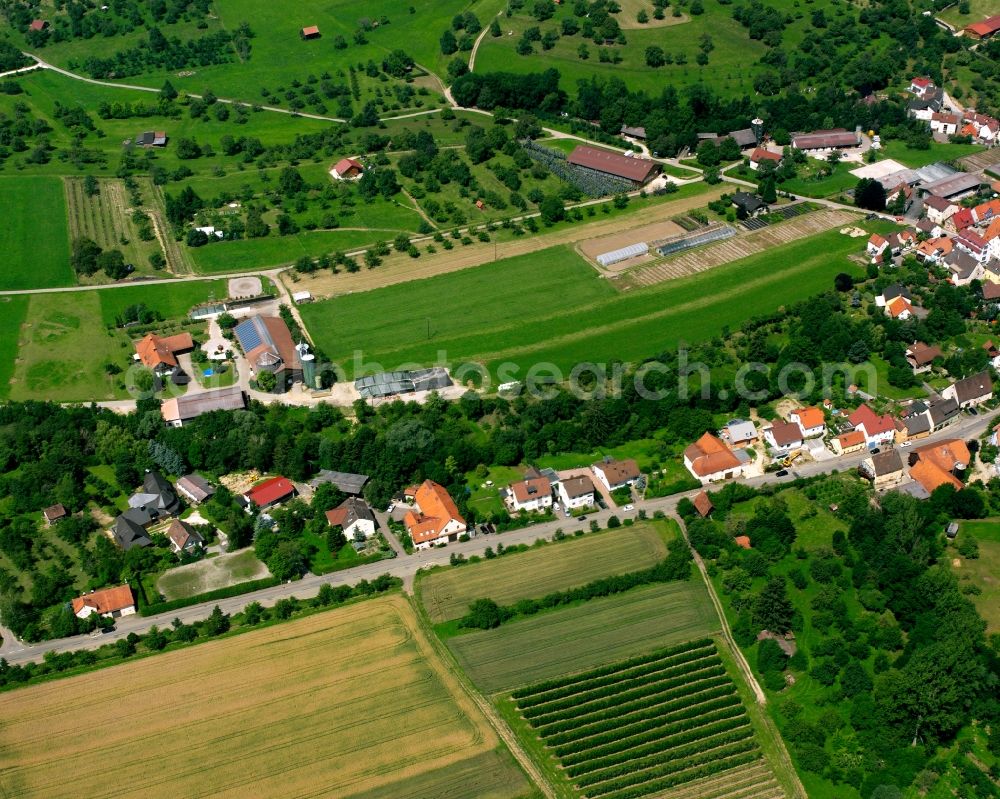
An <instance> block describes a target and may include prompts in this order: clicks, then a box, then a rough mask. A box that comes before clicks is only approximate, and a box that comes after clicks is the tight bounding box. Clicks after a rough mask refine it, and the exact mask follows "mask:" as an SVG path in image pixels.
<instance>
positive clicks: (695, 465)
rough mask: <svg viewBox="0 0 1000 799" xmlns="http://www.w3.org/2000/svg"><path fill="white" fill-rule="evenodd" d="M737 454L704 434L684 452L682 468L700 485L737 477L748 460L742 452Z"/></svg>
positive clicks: (722, 443)
mask: <svg viewBox="0 0 1000 799" xmlns="http://www.w3.org/2000/svg"><path fill="white" fill-rule="evenodd" d="M738 452H739V455H738V454H737V453H736V452H733V450H731V449H730V448H729V447H727V446H726V445H725V443H724V442H723V441H722V440H721V439H719V438H716V437H715V436H713V435H712V434H711V433H705V434H704V435H702V437H701V438H699V439H698V440H697V441H696V442H694V443H693V444H691V445H690V446H688V447H687V449H685V450H684V466H685V468H686V469H687V470H688V471H689V472H691V474H692V475H694V477H695V479H697V480H699V481H700V482H701V484H702V485H705V484H707V483H711V482H714V481H716V480H726V479H728V478H730V477H739V476H740V475H742V474H743V472H744V469H745V466H746V464H747V463H748V462H749V460H750V459H749V456H748V455H747V454H746V453H745V452H743V451H742V450H739V451H738ZM740 456H742V457H740Z"/></svg>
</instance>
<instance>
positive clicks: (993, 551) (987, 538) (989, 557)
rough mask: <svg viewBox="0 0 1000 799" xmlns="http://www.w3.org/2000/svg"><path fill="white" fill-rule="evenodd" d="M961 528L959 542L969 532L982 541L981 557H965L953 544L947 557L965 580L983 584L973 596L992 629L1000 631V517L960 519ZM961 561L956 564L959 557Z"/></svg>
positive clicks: (979, 584) (953, 569)
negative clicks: (971, 519)
mask: <svg viewBox="0 0 1000 799" xmlns="http://www.w3.org/2000/svg"><path fill="white" fill-rule="evenodd" d="M959 525H960V529H959V533H958V538H956V540H955V543H956V544H957V543H960V542H961V541H962V539H963V538H964V537H965V536H972V537H974V538H975V539H976V541H977V542H978V543H979V557H978V558H974V559H970V558H963V557H961V556H960V555H959V554H958V552H957V551H956V550H954V549H951V548H949V550H948V555H947V557H948V558H949V559H950V560H951V564H952V571H953V572H954V573H955V576H956V577H958V579H959V580H960V581H961V582H962V584H963V585H965V584H966V583H968V584H970V585H974V586H976V587H977V588H979V590H980V592H981V593H979V594H973V595H971V596H970V597H969V598H970V599H971V600H972V601H973V602H974V603H975V605H976V608H977V610H979V615H981V616H982V617H983V618H984V619H986V623H987V625H988V632H990V633H996V632H1000V519H983V520H981V521H963V522H959ZM956 560H957V561H958V563H959V564H960V565H956V563H955V561H956Z"/></svg>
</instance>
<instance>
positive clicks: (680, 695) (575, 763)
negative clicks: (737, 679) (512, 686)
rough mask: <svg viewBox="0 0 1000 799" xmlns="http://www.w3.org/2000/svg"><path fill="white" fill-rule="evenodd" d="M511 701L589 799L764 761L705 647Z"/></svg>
mask: <svg viewBox="0 0 1000 799" xmlns="http://www.w3.org/2000/svg"><path fill="white" fill-rule="evenodd" d="M514 701H515V702H516V703H517V706H518V709H519V710H520V712H521V715H522V716H523V717H524V718H525V719H526V720H527V722H528V724H529V725H530V726H531V727H532V729H533V730H534V732H535V734H536V735H537V736H538V737H539V738H540V739H541V741H542V742H543V743H544V744H545V746H546V747H547V749H548V751H549V752H550V753H551V755H552V756H553V758H555V759H556V760H557V761H558V762H559V764H560V766H561V767H562V770H563V774H564V775H565V776H566V778H567V779H568V780H569V781H570V782H571V783H572V784H573V785H574V786H575V788H576V789H577V790H578V791H580V793H581V794H582V795H584V796H586V797H588V799H597V797H600V799H638V798H639V797H643V796H648V795H651V794H654V793H657V792H662V791H665V790H667V789H669V788H672V787H675V786H680V785H685V784H686V783H689V782H692V781H694V780H700V779H704V778H708V777H711V776H712V775H714V774H718V773H720V772H722V771H726V770H728V769H732V768H736V767H738V766H740V765H745V764H747V763H750V762H753V761H755V760H759V759H760V757H761V754H760V751H759V749H758V747H757V743H756V741H755V739H754V733H753V728H752V726H751V725H750V718H749V716H748V714H747V711H746V708H745V707H744V706H743V704H742V702H741V700H740V698H739V696H738V695H737V694H736V691H735V686H734V685H733V683H732V680H731V679H730V677H729V676H728V674H727V673H726V670H725V667H724V666H723V665H722V661H721V659H720V658H719V655H718V652H717V651H716V650H715V648H714V644H713V643H712V642H711V641H710V640H702V641H697V642H694V643H691V644H688V645H686V646H683V647H674V648H672V649H669V650H662V651H660V652H656V653H652V654H651V655H647V656H644V657H641V658H633V659H631V660H628V661H625V662H621V663H617V664H614V665H612V666H606V667H602V668H600V669H594V670H592V671H589V672H585V673H583V674H578V675H574V676H573V677H569V678H565V679H561V680H550V681H548V682H545V683H542V684H539V685H534V686H529V687H527V688H524V689H521V690H519V691H518V692H517V693H516V694H515V695H514Z"/></svg>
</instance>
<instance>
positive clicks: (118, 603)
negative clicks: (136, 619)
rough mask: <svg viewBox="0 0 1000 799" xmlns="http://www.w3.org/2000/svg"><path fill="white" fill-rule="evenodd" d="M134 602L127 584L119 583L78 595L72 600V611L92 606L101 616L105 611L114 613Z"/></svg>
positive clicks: (77, 611) (75, 611)
mask: <svg viewBox="0 0 1000 799" xmlns="http://www.w3.org/2000/svg"><path fill="white" fill-rule="evenodd" d="M134 604H135V597H134V596H132V589H131V588H129V587H128V586H127V585H120V586H118V587H117V588H105V589H103V590H101V591H94V592H93V593H91V594H84V595H83V596H78V597H77V598H76V599H74V600H73V612H74V613H79V612H80V611H81V610H83V609H84V608H93V609H94V610H95V611H97V612H98V613H100V614H101V615H102V616H103V615H104V614H106V613H115V612H117V611H119V610H123V609H124V608H127V607H129V606H130V605H134Z"/></svg>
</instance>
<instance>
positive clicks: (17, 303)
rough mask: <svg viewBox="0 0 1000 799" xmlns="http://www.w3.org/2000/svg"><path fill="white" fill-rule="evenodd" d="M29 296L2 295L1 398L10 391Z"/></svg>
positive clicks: (0, 324)
mask: <svg viewBox="0 0 1000 799" xmlns="http://www.w3.org/2000/svg"><path fill="white" fill-rule="evenodd" d="M29 302H30V298H29V297H16V296H15V297H0V399H6V398H7V396H8V394H9V392H10V379H11V378H12V377H13V376H14V368H15V363H14V362H15V361H16V360H17V353H18V341H19V337H20V334H21V324H22V323H23V322H24V319H25V317H26V316H27V313H28V303H29Z"/></svg>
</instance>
